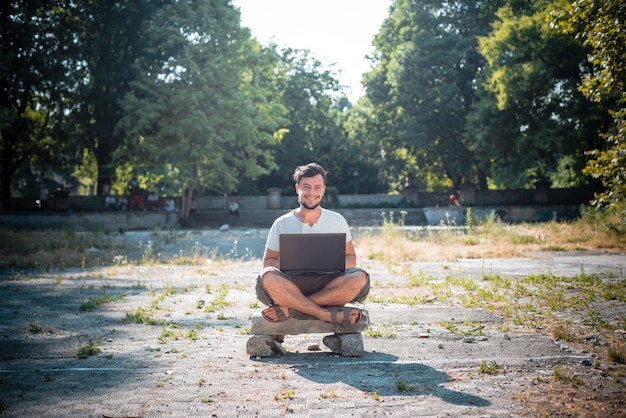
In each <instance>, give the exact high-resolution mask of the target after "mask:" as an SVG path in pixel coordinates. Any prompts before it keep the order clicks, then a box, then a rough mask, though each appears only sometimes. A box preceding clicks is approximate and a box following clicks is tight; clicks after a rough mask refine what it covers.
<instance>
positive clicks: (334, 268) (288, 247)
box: [279, 233, 346, 274]
mask: <svg viewBox="0 0 626 418" xmlns="http://www.w3.org/2000/svg"><path fill="white" fill-rule="evenodd" d="M279 243H280V270H281V271H282V272H284V273H291V274H332V273H340V272H342V271H344V270H345V269H346V234H345V233H340V234H337V233H333V234H315V233H312V234H280V236H279Z"/></svg>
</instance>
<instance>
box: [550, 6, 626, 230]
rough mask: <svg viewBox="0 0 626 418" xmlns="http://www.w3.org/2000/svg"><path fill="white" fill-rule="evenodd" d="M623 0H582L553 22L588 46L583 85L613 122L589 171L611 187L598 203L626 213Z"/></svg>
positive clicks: (555, 14) (561, 10)
mask: <svg viewBox="0 0 626 418" xmlns="http://www.w3.org/2000/svg"><path fill="white" fill-rule="evenodd" d="M624 15H625V12H624V2H623V1H621V0H601V1H596V0H579V1H576V2H571V3H566V4H564V5H563V7H561V8H559V9H556V10H555V11H554V12H553V13H552V16H551V17H552V18H553V24H554V25H555V27H556V28H557V29H559V30H561V31H562V32H563V33H566V34H568V35H570V36H573V37H575V38H576V39H577V40H578V41H579V42H581V44H582V45H583V46H584V47H586V48H587V49H586V50H587V53H588V61H589V62H590V63H591V65H592V69H591V70H590V71H587V72H586V73H585V74H584V75H583V79H582V83H581V85H580V90H581V92H582V94H584V95H585V97H587V98H588V99H590V100H591V101H593V102H596V103H601V104H603V105H604V106H605V107H607V108H608V109H609V112H610V114H611V116H612V121H611V122H610V123H607V124H606V126H608V128H605V129H606V130H605V131H604V132H603V134H602V135H601V138H602V139H603V140H604V144H603V146H599V147H597V148H596V149H593V150H592V151H590V152H589V155H590V156H591V157H592V158H591V160H590V161H589V163H588V165H587V167H586V168H585V173H586V174H589V175H590V176H592V177H594V178H596V179H599V180H601V181H602V183H603V185H604V186H605V187H606V189H607V191H606V192H605V193H603V194H601V195H600V196H598V198H597V199H596V201H595V202H594V204H595V206H596V207H597V208H607V209H608V210H609V211H610V212H614V213H616V214H617V216H618V217H619V218H620V224H621V225H619V227H620V228H621V229H622V231H623V230H624V224H623V222H624V221H623V220H624V219H625V218H626V95H624V92H625V91H626V68H625V67H624V63H623V59H624V56H625V55H626V46H625V45H626V31H624Z"/></svg>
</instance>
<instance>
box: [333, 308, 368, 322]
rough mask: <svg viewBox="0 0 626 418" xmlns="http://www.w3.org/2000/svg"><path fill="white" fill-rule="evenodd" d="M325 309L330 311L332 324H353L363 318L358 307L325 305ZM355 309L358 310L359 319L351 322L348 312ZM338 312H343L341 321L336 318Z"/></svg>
mask: <svg viewBox="0 0 626 418" xmlns="http://www.w3.org/2000/svg"><path fill="white" fill-rule="evenodd" d="M326 309H328V311H329V312H330V322H331V323H333V324H341V325H355V324H358V323H359V322H361V320H362V319H363V311H361V310H360V309H359V308H355V307H352V306H327V307H326ZM354 309H356V310H357V311H358V312H359V319H358V320H357V321H356V322H355V323H354V324H353V323H352V322H350V313H352V310H354ZM339 312H343V321H338V320H337V314H338V313H339Z"/></svg>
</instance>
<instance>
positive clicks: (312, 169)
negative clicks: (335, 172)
mask: <svg viewBox="0 0 626 418" xmlns="http://www.w3.org/2000/svg"><path fill="white" fill-rule="evenodd" d="M318 174H321V175H322V178H323V179H324V185H326V170H324V167H322V166H321V165H319V164H317V163H309V164H307V165H301V166H298V167H296V171H294V173H293V179H294V180H295V181H296V183H300V180H301V179H302V177H315V176H317V175H318Z"/></svg>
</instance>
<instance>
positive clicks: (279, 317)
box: [261, 304, 315, 322]
mask: <svg viewBox="0 0 626 418" xmlns="http://www.w3.org/2000/svg"><path fill="white" fill-rule="evenodd" d="M268 308H272V310H273V311H274V313H275V314H276V319H272V318H270V317H268V316H267V315H265V312H263V311H261V315H262V316H263V318H265V320H266V321H269V322H284V321H286V320H288V319H315V317H313V316H311V315H307V314H305V313H302V312H300V311H296V310H295V309H291V308H287V312H289V316H285V313H284V312H283V310H282V309H281V307H280V306H278V305H274V304H272V305H269V306H268Z"/></svg>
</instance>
